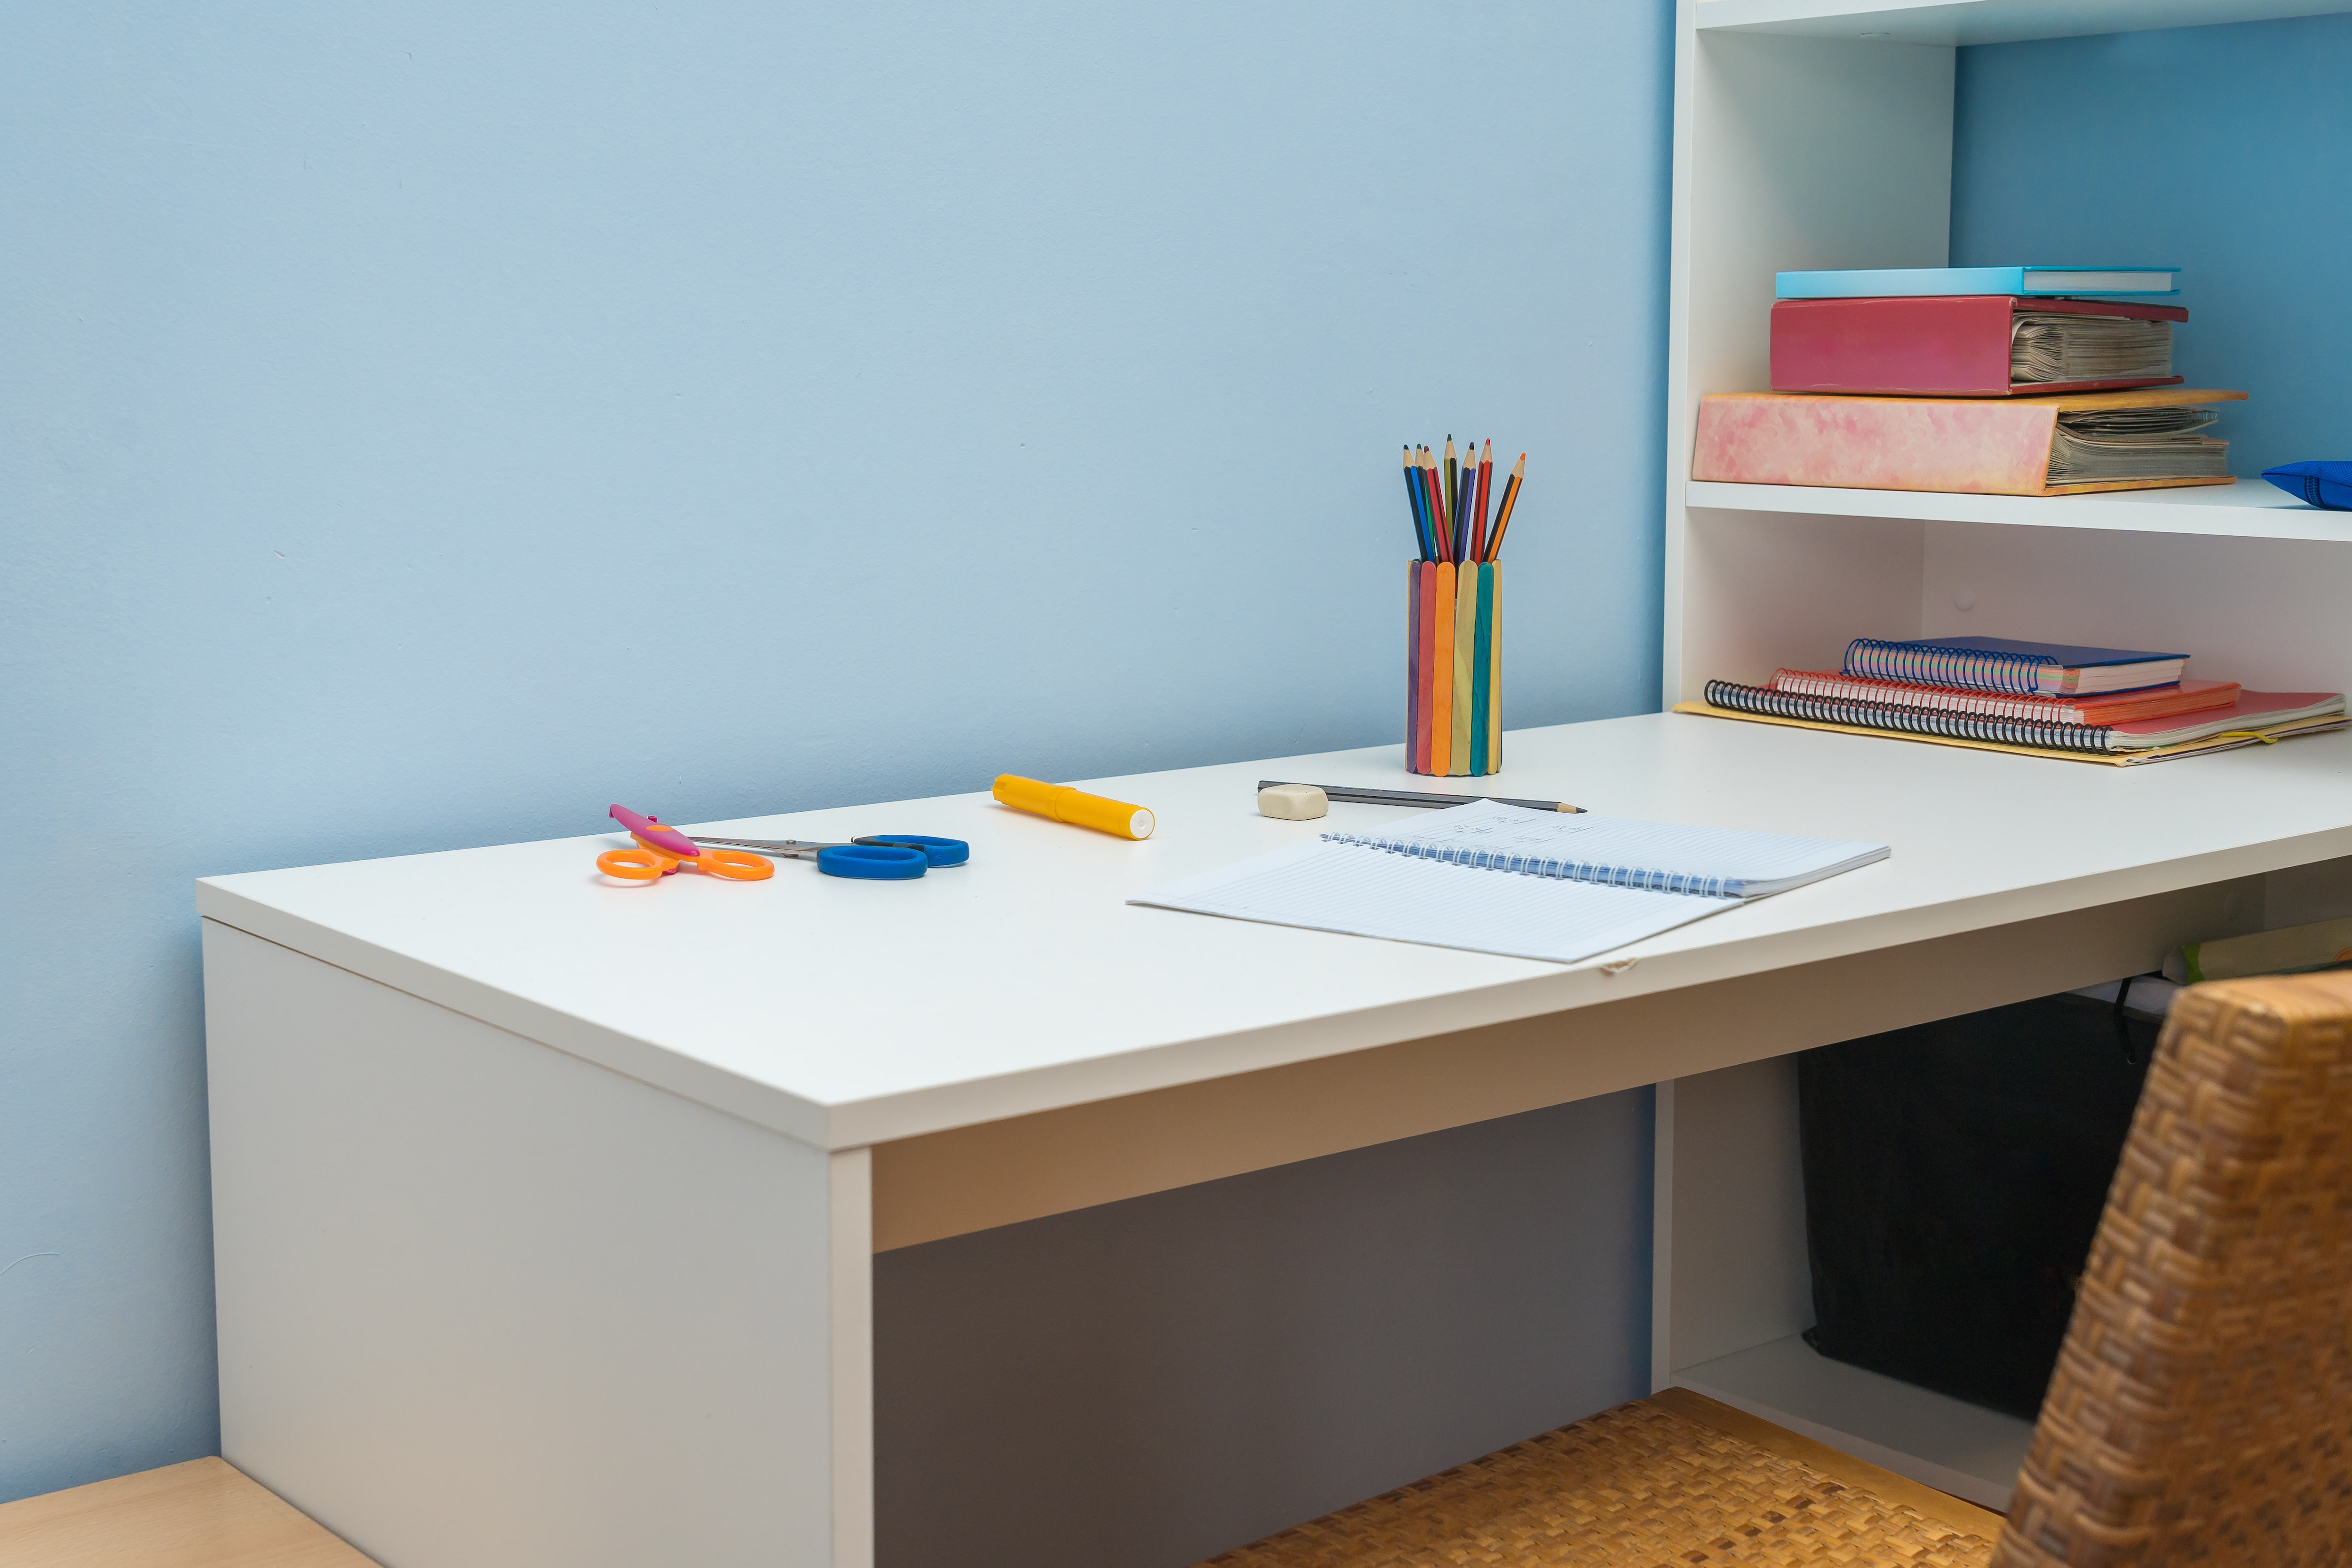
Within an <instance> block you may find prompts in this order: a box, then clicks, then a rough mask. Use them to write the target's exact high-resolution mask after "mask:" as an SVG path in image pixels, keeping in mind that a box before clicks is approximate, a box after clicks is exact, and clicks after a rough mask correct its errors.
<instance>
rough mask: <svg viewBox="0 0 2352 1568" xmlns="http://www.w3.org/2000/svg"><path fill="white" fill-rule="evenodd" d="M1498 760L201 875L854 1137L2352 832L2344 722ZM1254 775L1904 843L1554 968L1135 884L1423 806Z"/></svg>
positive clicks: (2181, 875)
mask: <svg viewBox="0 0 2352 1568" xmlns="http://www.w3.org/2000/svg"><path fill="white" fill-rule="evenodd" d="M1504 758H1505V763H1506V768H1505V771H1504V772H1503V773H1501V774H1500V775H1498V776H1496V778H1495V779H1493V780H1491V781H1472V780H1462V781H1456V782H1447V781H1444V780H1430V779H1416V778H1414V777H1412V776H1411V775H1408V774H1407V773H1406V772H1405V771H1404V769H1403V766H1402V749H1401V747H1395V746H1389V747H1370V748H1367V749H1364V750H1360V751H1342V752H1330V753H1325V754H1323V755H1320V756H1315V757H1304V758H1282V759H1278V760H1274V761H1263V762H1246V763H1233V764H1226V765H1221V766H1217V767H1211V768H1186V769H1181V770H1178V771H1173V772H1166V773H1152V774H1141V775H1136V776H1132V777H1129V778H1121V779H1104V780H1097V781H1095V782H1093V783H1091V784H1090V785H1089V786H1088V787H1089V788H1093V789H1097V790H1099V791H1100V792H1102V793H1105V794H1108V795H1113V796H1116V797H1118V799H1121V800H1133V801H1136V802H1138V803H1139V804H1142V805H1146V806H1149V807H1150V808H1151V809H1152V810H1153V811H1154V812H1155V813H1156V814H1157V816H1158V820H1159V830H1158V832H1157V834H1156V835H1155V836H1154V837H1153V838H1152V839H1151V840H1150V841H1146V842H1142V843H1130V842H1127V841H1122V840H1118V839H1114V838H1109V837H1106V836H1104V835H1101V834H1097V833H1093V832H1088V831H1084V830H1081V829H1076V828H1070V827H1065V826H1063V825H1061V824H1058V823H1055V822H1050V821H1045V820H1043V819H1041V818H1036V817H1030V816H1025V815H1023V814H1021V813H1018V812H1014V811H1010V810H1005V809H1003V808H1002V807H999V806H997V805H996V804H994V803H993V802H992V800H990V799H989V798H988V796H987V795H986V794H984V793H982V794H972V795H953V796H945V797H940V798H938V799H933V800H909V801H899V802H894V803H891V804H887V805H880V806H860V807H845V808H839V809H834V810H822V811H802V812H795V813H792V814H790V815H785V816H776V817H760V818H744V819H737V820H735V821H730V822H727V823H724V824H702V825H698V828H697V829H696V830H695V831H700V830H701V828H702V827H708V828H709V829H710V830H711V831H727V832H730V833H738V834H742V835H747V836H752V837H759V838H805V839H820V840H838V839H845V838H848V837H850V836H852V835H854V834H858V833H875V832H928V833H935V834H943V835H948V836H952V837H956V838H962V839H968V840H970V841H971V846H972V854H971V863H970V864H969V865H967V866H963V867H960V868H953V869H945V870H940V871H935V872H933V873H931V874H929V875H928V876H926V877H923V878H922V879H920V880H919V881H915V882H909V883H867V882H851V881H845V880H842V879H839V878H835V877H826V876H820V875H819V874H817V873H816V870H815V868H814V866H812V865H809V864H807V863H805V862H794V861H782V862H778V863H777V867H776V874H775V876H774V878H773V879H772V880H771V881H768V882H763V883H726V882H719V881H716V880H710V879H705V878H701V877H692V876H676V877H670V878H667V879H666V880H665V881H664V882H663V883H661V884H660V885H658V886H655V887H651V888H643V889H625V888H620V887H615V886H613V885H611V884H609V883H605V882H604V880H603V879H602V878H601V877H599V876H597V875H596V874H595V873H594V872H593V869H592V868H593V860H594V857H595V855H596V853H597V852H599V851H601V850H604V849H608V848H614V847H619V846H620V845H621V844H622V843H623V842H624V840H623V839H621V838H620V837H618V836H616V835H611V834H599V835H594V836H591V837H584V838H578V839H561V840H551V841H543V842H539V843H527V844H508V845H501V846H497V847H493V848H488V849H473V850H455V851H449V852H443V853H438V854H427V855H412V856H404V857H401V858H398V859H391V860H376V861H357V862H347V863H344V864H340V865H323V866H307V867H302V868H299V869H294V870H287V871H271V872H252V873H243V874H239V875H234V876H221V877H213V878H208V879H205V881H203V882H201V883H198V887H197V905H198V909H199V911H200V912H201V913H202V914H203V915H205V916H207V917H209V918H211V919H213V920H215V921H218V922H220V923H222V924H224V925H232V926H236V927H237V928H239V929H242V930H244V931H247V932H249V933H251V934H252V935H254V936H260V937H264V938H266V939H268V940H269V941H272V942H276V943H279V944H282V945H284V946H289V947H291V948H294V949H295V950H297V951H299V952H302V953H307V954H310V955H311V956H315V957H318V958H321V959H324V960H326V961H327V962H329V963H332V964H335V965H337V966H340V967H343V968H346V969H350V970H352V971H354V972H356V973H358V974H361V975H363V976H366V977H370V978H373V979H375V980H380V981H382V982H383V983H385V984H388V985H391V986H394V987H397V988H401V989H403V990H405V991H408V992H411V993H413V994H415V995H416V996H420V997H423V998H425V999H427V1000H429V1001H433V1002H436V1003H439V1004H441V1005H443V1006H446V1007H449V1008H452V1009H456V1010H457V1011H460V1012H463V1013H467V1014H469V1015H471V1016H473V1017H476V1018H478V1019H483V1020H485V1021H487V1022H489V1023H492V1024H496V1025H498V1026H499V1027H501V1028H504V1029H508V1030H513V1031H514V1032H516V1033H519V1034H521V1035H524V1036H526V1037H528V1038H530V1039H533V1040H540V1041H542V1042H544V1043H546V1044H548V1045H551V1046H554V1047H556V1048H557V1049H560V1050H562V1051H569V1052H571V1053H572V1054H574V1055H577V1056H580V1057H583V1058H585V1059H587V1060H589V1061H596V1062H601V1063H603V1064H604V1065H605V1066H608V1067H611V1068H614V1069H615V1070H617V1071H622V1072H625V1073H628V1074H630V1075H632V1076H634V1077H637V1078H640V1079H643V1080H645V1081H646V1082H652V1083H656V1084H658V1085H660V1086H662V1087H664V1088H667V1089H669V1090H671V1091H673V1092H677V1093H680V1094H684V1095H686V1096H688V1098H691V1099H695V1100H698V1101H701V1102H703V1103H707V1104H710V1105H714V1106H717V1107H718V1108H719V1109H721V1110H725V1111H729V1112H731V1113H735V1114H738V1115H741V1116H744V1117H746V1118H748V1119H750V1120H752V1121H755V1122H758V1123H760V1124H763V1125H767V1126H771V1127H773V1128H775V1129H776V1130H778V1131H781V1132H784V1133H787V1134H792V1135H793V1136H795V1137H798V1138H801V1139H803V1140H805V1141H807V1142H810V1143H813V1144H815V1145H819V1146H821V1147H832V1148H843V1147H853V1146H856V1145H863V1144H869V1143H876V1142H880V1141H884V1140H887V1139H890V1138H898V1137H906V1136H910V1135H913V1134H919V1133H925V1132H930V1131H935V1130H938V1129H940V1128H944V1127H951V1126H958V1125H963V1124H971V1123H975V1122H983V1121H990V1120H994V1119H996V1118H998V1117H1003V1116H1007V1115H1015V1114H1020V1113H1026V1112H1031V1111H1038V1110H1045V1109H1048V1108H1052V1107H1055V1106H1060V1105H1067V1104H1075V1103H1083V1102H1086V1101H1090V1100H1097V1099H1103V1098H1108V1097H1110V1096H1113V1095H1118V1094H1126V1093H1134V1092H1140V1091H1144V1090H1150V1089H1156V1088H1161V1087H1165V1086H1167V1085H1170V1084H1174V1083H1181V1082H1195V1081H1199V1080H1203V1079H1209V1078H1216V1077H1222V1076H1224V1075H1227V1074H1231V1073H1235V1072H1242V1071H1251V1070H1254V1069H1257V1068H1263V1067H1270V1066H1275V1065H1278V1064H1281V1063H1284V1062H1289V1061H1302V1060H1307V1059H1309V1058H1313V1057H1318V1056H1325V1055H1330V1054H1335V1053H1338V1052H1340V1051H1354V1050H1362V1049H1365V1048H1368V1047H1371V1046H1377V1045H1385V1044H1390V1043H1392V1042H1394V1041H1397V1040H1411V1039H1416V1038H1420V1037H1423V1036H1426V1035H1432V1034H1437V1033H1442V1032H1444V1031H1446V1030H1458V1029H1466V1028H1471V1027H1474V1026H1476V1025H1481V1024H1486V1023H1495V1022H1501V1021H1505V1020H1508V1019H1519V1018H1527V1017H1531V1016H1535V1015H1538V1014H1542V1013H1550V1012H1558V1011H1562V1010H1565V1009H1575V1008H1579V1007H1585V1006H1590V1005H1592V1004H1594V1003H1598V1002H1603V1001H1610V1000H1613V999H1616V998H1622V997H1629V996H1634V995H1639V994H1643V993H1646V992H1651V991H1659V990H1665V989H1670V988H1675V987H1679V986H1689V985H1697V984H1703V983H1706V982H1708V981H1713V980H1719V979H1725V978H1729V977H1736V976H1739V975H1745V974H1752V973H1757V972H1759V971H1763V970H1767V969H1772V968H1778V967H1785V966H1788V965H1791V964H1802V963H1810V962H1813V961H1816V960H1819V959H1824V958H1832V957H1839V956H1845V955H1848V954H1852V953H1858V952H1864V951H1867V950H1870V949H1874V948H1879V947H1886V946H1895V945H1897V944H1902V943H1907V942H1916V941H1921V940H1926V939H1930V938H1933V937H1937V936H1949V935H1953V934H1955V933H1958V932H1962V931H1968V930H1973V929H1977V928H1980V927H1984V926H1990V925H2003V924H2007V923H2009V922H2011V921H2017V920H2026V919H2032V918H2036V917H2039V916H2042V915H2053V914H2060V913H2063V912H2065V911H2068V910H2074V909H2080V908H2084V907H2088V906H2091V905H2095V904H2107V903H2113V902H2116V901H2118V900H2122V899H2127V898H2135V897H2139V896H2143V895H2146V894H2156V893H2161V892H2167V891H2169V890H2172V889H2175V888H2179V887H2187V886H2193V885H2196V884H2199V883H2210V882H2218V881H2221V880H2224V879H2226V878H2230V877H2235V876H2242V875H2249V874H2252V873H2258V872H2264V871H2271V870H2275V869H2278V868H2280V867H2283V866H2287V865H2294V864H2300V863H2304V862H2311V861H2315V860H2323V859H2327V858H2331V857H2334V856H2337V855H2345V854H2352V788H2347V786H2352V732H2347V733H2339V734H2334V735H2324V736H2316V737H2309V738H2306V739H2302V740H2294V741H2289V742H2285V743H2283V744H2281V745H2278V746H2276V747H2248V748H2245V749H2243V750H2239V751H2234V752H2229V753H2224V754H2221V755H2219V756H2212V757H2206V758H2188V759H2184V760H2181V761H2178V762H2168V763H2161V764H2156V765H2153V766H2148V767H2142V768H2108V767H2098V766H2092V765H2087V764H2084V763H2079V762H2068V761H2062V760H2056V759H2043V758H2028V757H2013V756H2007V755H2003V754H2000V753H1995V752H1983V751H1970V750H1964V749H1960V748H1958V747H1938V746H1927V745H1919V744H1914V743H1910V742H1906V741H1896V740H1880V739H1874V738H1869V737H1852V736H1842V735H1834V734H1828V733H1823V732H1819V731H1811V730H1802V729H1794V728H1784V727H1774V726H1768V725H1755V724H1744V723H1738V722H1733V721H1727V720H1723V719H1715V718H1706V717H1701V716H1686V715H1676V714H1647V715H1641V716H1634V717H1630V718H1619V719H1606V720H1600V721H1595V722H1592V723H1587V724H1574V725H1561V726H1557V727H1550V728H1545V729H1533V730H1520V731H1516V732H1513V733H1512V734H1510V735H1509V736H1508V737H1507V739H1506V742H1505V750H1504ZM1261 778H1274V779H1307V780H1310V781H1313V782H1318V783H1333V784H1357V785H1370V786H1378V787H1387V788H1399V789H1415V788H1421V789H1455V790H1457V791H1466V790H1468V789H1473V788H1478V787H1484V788H1490V789H1493V790H1494V791H1495V792H1496V793H1498V794H1508V795H1515V796H1524V797H1535V798H1543V799H1553V798H1557V799H1563V800H1571V801H1574V802H1575V803H1577V804H1578V805H1580V806H1584V807H1586V808H1588V809H1590V810H1599V811H1604V812H1609V813H1612V814H1614V815H1620V816H1629V817H1648V818H1654V819H1659V820H1666V821H1685V822H1701V823H1710V824H1716V825H1720V826H1725V827H1738V828H1755V829H1761V830H1766V831H1781V832H1791V833H1805V834H1817V835H1820V836H1822V837H1829V838H1844V839H1864V840H1874V841H1884V842H1885V843H1888V844H1890V845H1891V846H1893V851H1894V852H1893V854H1892V856H1891V857H1890V858H1888V859H1887V860H1885V861H1882V862H1878V863H1876V864H1874V865H1869V866H1864V867H1863V868H1862V869H1861V870H1859V871H1855V872H1851V873H1846V874H1845V875H1843V876H1838V877H1832V878H1831V879H1829V880H1828V881H1826V882H1822V883H1815V884H1813V885H1811V886H1809V887H1801V888H1798V889H1795V890H1793V891H1791V892H1789V893H1785V894H1780V895H1779V896H1777V897H1773V898H1767V899H1762V900H1759V901H1758V902H1756V903H1754V904H1747V905H1744V906H1741V907H1738V908H1735V909H1732V910H1730V911H1728V912H1727V913H1725V914H1722V915H1714V916H1712V917H1710V918H1708V919H1706V920H1701V921H1697V922H1695V923H1693V924H1691V925H1685V926H1682V927H1680V928H1678V929H1676V930H1674V931H1669V932H1667V933H1665V934H1664V935H1662V936H1655V937H1652V938H1650V939H1649V940H1647V941H1643V942H1640V943H1636V944H1634V945H1633V946H1628V947H1624V948H1621V949H1619V950H1618V951H1617V952H1615V953H1612V954H1606V955H1603V956H1601V957H1600V958H1597V959H1593V960H1591V961H1588V962H1586V963H1583V964H1579V965H1574V966H1559V965H1554V964H1548V963H1541V962H1537V961H1533V960H1528V959H1520V958H1502V957H1495V956H1488V955H1486V954H1480V953H1466V952H1456V951H1453V950H1451V949H1446V948H1440V947H1425V946H1412V945H1409V944H1404V943H1397V942H1386V941H1378V940H1373V939H1370V938H1365V937H1357V936H1337V935H1333V934H1330V933H1326V932H1317V931H1303V930H1294V929H1290V928H1287V927H1282V926H1274V925H1257V924H1255V923H1250V922H1243V921H1233V920H1220V919H1214V918H1211V917H1207V916H1203V915H1187V914H1180V913H1177V912H1174V911H1171V910H1164V909H1149V908H1140V907H1136V906H1132V905H1129V904H1126V903H1125V902H1124V900H1125V899H1126V898H1128V897H1129V895H1130V894H1134V893H1137V892H1139V891H1141V890H1143V889H1145V888H1149V887H1152V886H1154V885H1156V884H1158V883H1163V882H1166V881H1169V880H1170V879H1171V878H1174V877H1179V876H1184V875H1189V874H1191V873H1195V872H1201V871H1206V870H1209V869H1212V868H1213V867H1216V866H1220V865H1224V864H1227V863H1230V862H1234V861H1236V860H1240V859H1242V858H1244V857H1245V856H1248V855H1253V854H1256V853H1258V852H1262V851H1265V850H1270V849H1275V848H1278V847H1280V846H1283V845H1286V844H1292V843H1296V842H1298V841H1301V840H1303V839H1306V838H1308V837H1311V836H1312V835H1314V834H1316V833H1318V832H1321V831H1326V830H1327V829H1329V828H1333V827H1339V826H1347V827H1359V826H1364V825H1369V824H1373V823H1378V822H1382V821H1391V820H1394V819H1396V818H1398V817H1401V816H1406V815H1411V814H1412V811H1411V810H1409V809H1398V808H1384V807H1370V806H1349V805H1334V806H1333V807H1332V808H1331V814H1330V816H1329V817H1328V818H1327V819H1325V820H1323V821H1313V822H1284V821H1272V820H1269V819H1266V818H1264V817H1260V816H1258V815H1257V813H1256V801H1255V788H1254V786H1255V782H1256V780H1257V779H1261ZM634 803H635V802H633V804H634ZM598 804H601V802H598ZM646 804H648V805H651V806H652V807H654V809H656V810H659V809H660V802H658V801H655V802H646ZM1628 957H1632V958H1636V959H1638V960H1639V961H1638V962H1637V963H1636V964H1635V965H1634V966H1633V967H1630V968H1620V969H1619V970H1618V971H1617V972H1615V973H1608V972H1604V970H1603V968H1602V966H1603V965H1604V964H1613V963H1616V962H1618V961H1620V960H1622V959H1624V958H1628Z"/></svg>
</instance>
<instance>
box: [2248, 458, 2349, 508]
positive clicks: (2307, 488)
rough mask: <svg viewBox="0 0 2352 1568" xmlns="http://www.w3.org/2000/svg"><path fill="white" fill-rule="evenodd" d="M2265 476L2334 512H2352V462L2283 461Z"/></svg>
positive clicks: (2269, 469)
mask: <svg viewBox="0 0 2352 1568" xmlns="http://www.w3.org/2000/svg"><path fill="white" fill-rule="evenodd" d="M2263 478H2265V479H2267V480H2269V481H2270V482H2271V483H2272V484H2273V485H2276V486H2278V487H2279V488H2280V489H2282V490H2284V491H2285V492H2286V493H2287V494H2288V495H2290V496H2300V497H2303V499H2305V500H2306V501H2308V502H2310V503H2311V504H2312V505H2313V506H2315V507H2326V508H2327V509H2328V510H2329V511H2331V512H2352V463H2283V464H2281V465H2279V466H2277V467H2276V468H2265V469H2263Z"/></svg>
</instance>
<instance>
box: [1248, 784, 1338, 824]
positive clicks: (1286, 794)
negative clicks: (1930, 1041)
mask: <svg viewBox="0 0 2352 1568" xmlns="http://www.w3.org/2000/svg"><path fill="white" fill-rule="evenodd" d="M1330 809H1331V798H1330V797H1329V796H1328V795H1326V794H1324V793H1323V791H1322V790H1320V789H1317V788H1315V786H1314V785H1312V784H1276V785H1275V786H1274V787H1273V788H1272V789H1261V790H1259V791H1258V792H1257V814H1258V815H1259V816H1261V817H1279V818H1281V819H1282V820H1283V821H1286V822H1311V821H1314V820H1315V819H1316V818H1318V817H1319V816H1321V815H1323V813H1324V812H1326V811H1328V810H1330Z"/></svg>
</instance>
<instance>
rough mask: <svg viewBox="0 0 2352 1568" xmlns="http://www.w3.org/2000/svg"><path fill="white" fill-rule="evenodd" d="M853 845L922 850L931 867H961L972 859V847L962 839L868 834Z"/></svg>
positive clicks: (916, 835) (924, 835)
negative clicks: (877, 845)
mask: <svg viewBox="0 0 2352 1568" xmlns="http://www.w3.org/2000/svg"><path fill="white" fill-rule="evenodd" d="M850 842H851V843H853V844H882V845H887V846H889V847H891V848H895V849H908V850H920V851H921V852H923V859H924V860H925V861H926V862H928V863H929V864H931V865H961V864H963V862H966V861H968V860H970V859H971V845H970V844H968V843H966V842H964V841H962V840H961V839H935V838H932V837H930V836H929V834H926V833H868V834H866V836H865V837H864V838H858V839H852V840H850Z"/></svg>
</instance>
